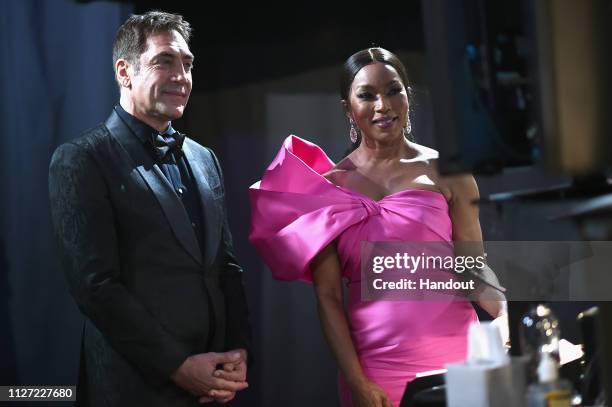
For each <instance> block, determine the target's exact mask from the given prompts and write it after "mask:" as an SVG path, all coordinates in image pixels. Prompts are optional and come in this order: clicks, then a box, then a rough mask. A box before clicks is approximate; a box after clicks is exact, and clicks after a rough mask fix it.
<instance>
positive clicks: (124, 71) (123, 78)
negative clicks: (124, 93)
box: [115, 58, 133, 88]
mask: <svg viewBox="0 0 612 407" xmlns="http://www.w3.org/2000/svg"><path fill="white" fill-rule="evenodd" d="M132 72H133V70H132V67H131V65H130V63H129V62H128V61H127V60H125V59H123V58H119V59H118V60H117V62H115V79H117V83H119V85H120V86H121V87H124V88H131V87H132V79H131V78H132Z"/></svg>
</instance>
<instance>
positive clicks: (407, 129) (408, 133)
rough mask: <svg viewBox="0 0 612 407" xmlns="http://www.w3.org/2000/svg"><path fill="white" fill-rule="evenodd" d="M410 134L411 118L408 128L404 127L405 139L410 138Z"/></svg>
mask: <svg viewBox="0 0 612 407" xmlns="http://www.w3.org/2000/svg"><path fill="white" fill-rule="evenodd" d="M410 133H412V124H411V123H410V118H408V120H407V121H406V126H404V137H406V138H410Z"/></svg>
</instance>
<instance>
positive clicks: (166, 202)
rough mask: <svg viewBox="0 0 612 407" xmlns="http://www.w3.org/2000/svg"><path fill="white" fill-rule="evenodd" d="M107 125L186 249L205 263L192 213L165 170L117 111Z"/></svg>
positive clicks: (197, 259) (196, 258) (199, 261)
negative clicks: (189, 213)
mask: <svg viewBox="0 0 612 407" xmlns="http://www.w3.org/2000/svg"><path fill="white" fill-rule="evenodd" d="M106 126H107V128H108V130H109V131H110V133H111V135H112V136H113V137H114V138H115V140H117V142H118V143H119V144H120V145H121V146H122V147H123V149H124V150H125V151H126V153H127V155H128V156H129V159H130V160H131V161H132V164H133V166H134V168H136V171H138V173H139V174H140V176H141V177H142V178H143V179H144V181H145V183H146V184H147V185H148V187H149V189H150V190H151V192H152V193H153V195H154V196H155V198H156V199H157V201H158V202H159V204H160V206H161V208H162V211H163V212H164V215H165V216H166V218H167V219H168V222H169V223H170V227H171V228H172V231H173V232H174V234H175V236H176V238H177V239H178V240H179V242H180V243H181V244H182V245H183V247H184V248H185V250H187V252H188V253H189V254H190V255H191V256H192V257H193V258H194V259H195V260H196V261H197V262H198V263H200V264H202V253H201V252H200V247H199V244H198V240H197V237H196V235H195V232H194V230H193V227H192V226H191V221H190V219H189V215H188V214H187V211H186V210H185V207H184V206H183V203H182V202H181V201H180V198H179V197H178V196H177V195H176V193H175V192H174V189H173V188H172V185H170V182H168V180H167V179H166V177H165V176H164V174H163V173H162V172H161V169H160V168H159V166H158V165H157V164H155V162H154V161H153V159H152V157H151V155H150V154H149V153H148V152H147V150H146V149H145V146H144V145H143V144H142V143H141V142H140V140H138V138H137V137H135V136H134V135H133V134H131V130H130V129H129V127H128V126H127V125H126V124H125V123H124V122H123V121H122V120H121V118H120V117H119V116H118V115H117V113H115V112H113V113H112V114H111V116H110V117H109V119H108V120H107V121H106Z"/></svg>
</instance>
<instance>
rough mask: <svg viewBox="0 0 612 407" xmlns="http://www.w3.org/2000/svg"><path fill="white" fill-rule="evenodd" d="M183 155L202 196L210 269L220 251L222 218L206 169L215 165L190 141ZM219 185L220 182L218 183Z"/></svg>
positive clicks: (207, 256) (186, 142)
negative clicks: (195, 149) (205, 158)
mask: <svg viewBox="0 0 612 407" xmlns="http://www.w3.org/2000/svg"><path fill="white" fill-rule="evenodd" d="M183 153H184V154H185V157H186V158H187V162H188V165H189V167H190V169H191V173H192V174H193V179H194V181H195V183H196V185H197V187H198V192H199V194H200V200H201V205H200V206H201V208H202V211H203V214H202V219H205V221H204V225H205V238H204V242H205V248H206V249H205V253H204V265H205V266H206V268H207V269H208V268H209V267H210V266H211V265H212V263H213V261H214V259H215V257H216V254H217V250H218V249H219V241H220V235H219V234H220V233H221V220H222V219H221V218H220V211H219V208H218V207H217V204H216V203H215V197H214V194H213V191H212V189H211V185H210V180H209V175H208V171H205V169H207V168H209V167H210V166H211V165H214V163H213V162H212V158H211V159H210V160H208V162H206V161H204V159H203V158H202V157H201V154H197V153H196V152H194V151H193V149H192V147H191V146H190V140H189V139H185V143H184V144H183ZM217 184H218V182H217Z"/></svg>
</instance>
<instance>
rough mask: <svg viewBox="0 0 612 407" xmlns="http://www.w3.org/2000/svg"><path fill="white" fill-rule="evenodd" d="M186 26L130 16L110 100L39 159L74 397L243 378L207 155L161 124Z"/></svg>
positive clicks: (156, 391) (194, 387)
mask: <svg viewBox="0 0 612 407" xmlns="http://www.w3.org/2000/svg"><path fill="white" fill-rule="evenodd" d="M190 31H191V28H190V26H189V23H187V22H186V21H185V20H183V19H182V17H181V16H178V15H173V14H168V13H164V12H148V13H146V14H144V15H136V16H132V17H130V18H129V19H128V20H127V21H126V22H125V23H124V24H123V25H122V26H121V27H120V28H119V31H118V33H117V37H116V39H115V43H114V45H113V61H114V67H115V75H116V79H117V82H118V84H119V87H120V102H119V105H117V106H115V108H114V110H113V112H112V113H111V115H110V117H109V118H108V120H107V121H106V122H105V123H104V124H101V125H99V126H97V127H95V128H93V129H91V130H89V131H87V132H85V133H84V135H83V136H82V137H80V138H78V139H76V140H74V141H72V142H69V143H66V144H64V145H62V146H60V147H59V148H58V149H57V151H56V152H55V154H54V155H53V158H52V161H51V166H50V172H49V189H50V200H51V212H52V218H53V223H54V228H55V231H56V234H57V236H58V238H59V242H60V254H61V258H62V262H63V264H64V267H65V271H66V275H67V279H68V283H69V287H70V291H71V293H72V295H73V296H74V298H75V299H76V302H77V304H78V306H79V308H80V309H81V311H82V312H83V314H84V315H85V316H86V319H85V325H84V329H83V342H82V350H81V367H80V375H79V376H80V377H79V384H78V389H77V404H81V405H91V406H130V407H132V406H191V405H199V402H215V401H216V402H220V403H225V402H228V401H230V400H231V399H232V398H233V397H234V396H235V393H236V392H237V391H239V390H242V389H244V388H246V387H247V382H246V362H247V348H248V346H249V327H248V317H247V305H246V299H245V294H244V290H243V286H242V277H241V274H242V270H241V268H240V266H239V265H238V264H237V263H236V260H235V259H234V254H233V248H232V240H231V235H230V231H229V228H228V224H227V220H226V215H225V204H224V187H223V178H222V174H221V170H220V168H219V163H218V161H217V159H216V157H215V156H214V154H213V153H212V152H211V151H210V150H209V149H207V148H205V147H202V146H200V145H199V144H197V143H195V142H194V141H192V140H191V139H189V138H187V137H185V136H184V135H182V134H180V133H178V132H175V130H174V129H173V128H172V125H171V121H172V120H174V119H178V118H180V117H181V116H182V115H183V111H184V109H185V106H186V104H187V100H188V98H189V94H190V92H191V87H192V77H191V70H192V68H193V60H194V57H193V55H192V53H191V52H190V50H189V47H188V41H189V37H190Z"/></svg>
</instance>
